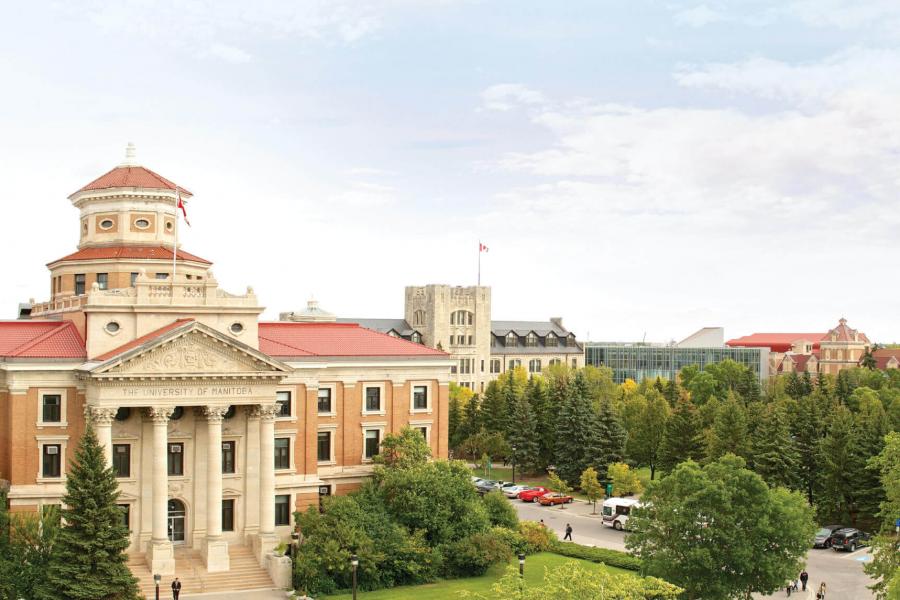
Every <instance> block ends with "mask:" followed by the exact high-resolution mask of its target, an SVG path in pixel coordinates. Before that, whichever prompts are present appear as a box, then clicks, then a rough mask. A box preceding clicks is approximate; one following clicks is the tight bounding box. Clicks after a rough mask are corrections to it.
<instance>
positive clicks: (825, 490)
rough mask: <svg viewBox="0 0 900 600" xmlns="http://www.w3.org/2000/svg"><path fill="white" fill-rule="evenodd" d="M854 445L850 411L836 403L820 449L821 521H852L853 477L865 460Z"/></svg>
mask: <svg viewBox="0 0 900 600" xmlns="http://www.w3.org/2000/svg"><path fill="white" fill-rule="evenodd" d="M855 444H856V439H855V423H854V420H853V414H852V413H851V412H850V411H849V409H847V407H846V406H839V407H838V408H837V409H835V411H834V413H833V414H832V418H831V423H830V425H829V427H828V432H827V433H826V435H825V437H824V438H823V439H822V444H821V451H820V457H821V458H820V463H821V470H820V474H821V477H822V492H821V494H820V496H819V500H818V501H817V503H816V506H817V508H818V510H819V516H820V518H821V519H822V520H823V521H844V522H849V524H850V525H855V524H856V519H857V515H858V512H859V508H858V495H857V487H856V477H857V476H858V475H859V474H860V473H861V472H862V470H863V469H865V463H863V462H861V461H860V460H859V456H860V455H859V453H858V452H857V451H856V450H855V449H854V445H855Z"/></svg>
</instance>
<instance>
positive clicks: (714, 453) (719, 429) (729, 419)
mask: <svg viewBox="0 0 900 600" xmlns="http://www.w3.org/2000/svg"><path fill="white" fill-rule="evenodd" d="M729 452H730V453H732V454H735V455H737V456H740V457H741V458H745V459H746V458H747V456H748V455H749V454H750V440H749V439H748V438H747V415H746V412H745V411H744V407H743V406H741V404H740V402H738V400H737V398H736V397H735V395H734V394H733V393H730V392H729V394H728V399H727V400H726V401H725V402H723V403H722V405H721V406H720V407H719V410H718V412H717V413H716V418H715V421H713V426H712V432H711V434H710V441H709V451H708V452H707V458H708V459H709V460H710V461H714V460H718V459H719V458H721V457H722V456H724V455H725V454H727V453H729Z"/></svg>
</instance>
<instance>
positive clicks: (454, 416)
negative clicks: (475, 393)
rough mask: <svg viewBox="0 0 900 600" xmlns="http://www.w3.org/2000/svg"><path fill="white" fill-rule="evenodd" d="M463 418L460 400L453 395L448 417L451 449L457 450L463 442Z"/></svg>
mask: <svg viewBox="0 0 900 600" xmlns="http://www.w3.org/2000/svg"><path fill="white" fill-rule="evenodd" d="M462 418H463V415H462V408H461V407H460V405H459V398H458V397H456V396H455V395H451V396H450V406H449V413H448V415H447V438H448V439H449V440H450V447H451V448H456V447H457V446H458V445H459V443H460V442H462V440H461V439H459V432H460V430H461V425H462ZM463 439H464V438H463Z"/></svg>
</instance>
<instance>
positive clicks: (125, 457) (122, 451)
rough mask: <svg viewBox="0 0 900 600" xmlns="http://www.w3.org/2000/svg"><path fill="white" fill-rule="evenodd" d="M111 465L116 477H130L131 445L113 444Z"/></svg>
mask: <svg viewBox="0 0 900 600" xmlns="http://www.w3.org/2000/svg"><path fill="white" fill-rule="evenodd" d="M112 463H113V471H115V473H116V477H131V444H113V447H112Z"/></svg>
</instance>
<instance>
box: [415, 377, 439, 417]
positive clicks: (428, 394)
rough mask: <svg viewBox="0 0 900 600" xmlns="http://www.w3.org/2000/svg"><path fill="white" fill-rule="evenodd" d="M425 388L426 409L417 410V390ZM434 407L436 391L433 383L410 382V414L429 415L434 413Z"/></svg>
mask: <svg viewBox="0 0 900 600" xmlns="http://www.w3.org/2000/svg"><path fill="white" fill-rule="evenodd" d="M417 387H424V388H425V404H426V408H415V398H416V388H417ZM433 406H434V389H433V386H432V382H431V381H410V382H409V414H411V415H416V414H427V415H430V414H431V413H432V409H433Z"/></svg>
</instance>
